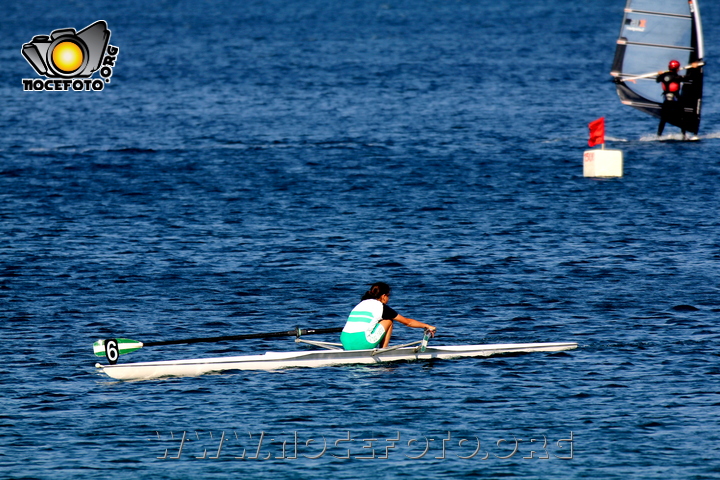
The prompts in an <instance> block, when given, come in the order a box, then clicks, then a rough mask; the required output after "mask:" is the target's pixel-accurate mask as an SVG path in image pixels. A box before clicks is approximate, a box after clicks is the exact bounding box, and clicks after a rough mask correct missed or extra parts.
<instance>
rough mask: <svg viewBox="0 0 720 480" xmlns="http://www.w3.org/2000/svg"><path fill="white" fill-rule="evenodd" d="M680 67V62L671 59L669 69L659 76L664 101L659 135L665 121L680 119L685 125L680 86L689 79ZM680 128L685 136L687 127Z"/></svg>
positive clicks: (658, 80)
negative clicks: (679, 71)
mask: <svg viewBox="0 0 720 480" xmlns="http://www.w3.org/2000/svg"><path fill="white" fill-rule="evenodd" d="M679 69H680V62H678V61H677V60H671V61H670V63H669V64H668V71H667V72H663V73H660V74H659V75H658V77H657V82H658V83H662V90H663V103H662V110H661V112H660V124H659V125H658V132H657V134H658V137H659V136H660V135H662V132H663V130H664V129H665V123H667V122H668V121H670V119H673V118H674V119H679V120H680V121H679V123H680V124H681V125H684V123H683V121H682V116H683V113H684V112H683V106H682V102H680V88H681V86H682V84H683V83H684V82H686V81H687V77H685V76H683V75H680V74H679V73H678V70H679ZM680 129H681V130H682V134H683V138H685V137H686V134H685V128H684V127H681V128H680Z"/></svg>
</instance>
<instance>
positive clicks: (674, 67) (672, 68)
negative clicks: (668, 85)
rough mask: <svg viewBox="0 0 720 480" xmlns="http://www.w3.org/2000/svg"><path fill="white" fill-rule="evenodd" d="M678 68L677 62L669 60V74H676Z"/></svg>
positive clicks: (678, 63)
mask: <svg viewBox="0 0 720 480" xmlns="http://www.w3.org/2000/svg"><path fill="white" fill-rule="evenodd" d="M679 68H680V62H678V61H677V60H670V63H668V69H669V70H670V71H671V72H677V71H678V69H679Z"/></svg>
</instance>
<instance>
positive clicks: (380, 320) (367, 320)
mask: <svg viewBox="0 0 720 480" xmlns="http://www.w3.org/2000/svg"><path fill="white" fill-rule="evenodd" d="M389 300H390V286H389V285H388V284H387V283H383V282H377V283H373V284H372V285H371V286H370V290H368V291H367V292H365V295H363V297H362V300H361V302H360V303H359V304H357V305H356V306H355V308H353V310H352V312H350V316H349V317H348V320H347V323H346V324H345V328H343V331H342V333H341V334H340V342H341V343H342V345H343V348H344V349H345V350H364V349H370V348H377V347H378V346H379V347H380V348H387V346H388V344H389V343H390V336H391V335H392V329H393V321H398V322H400V323H402V324H404V325H407V326H408V327H411V328H424V329H427V330H430V332H431V334H432V335H433V336H434V335H435V330H436V328H435V327H433V326H432V325H428V324H427V323H423V322H419V321H417V320H413V319H412V318H407V317H403V316H402V315H400V314H399V313H397V312H396V311H395V310H393V309H392V308H390V307H389V306H388V305H387V303H388V301H389Z"/></svg>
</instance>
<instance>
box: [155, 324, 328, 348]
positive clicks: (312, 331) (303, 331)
mask: <svg viewBox="0 0 720 480" xmlns="http://www.w3.org/2000/svg"><path fill="white" fill-rule="evenodd" d="M340 332H342V327H336V328H298V329H295V330H288V331H285V332H270V333H250V334H247V335H229V336H225V337H205V338H187V339H185V340H163V341H160V342H143V346H144V347H159V346H161V345H180V344H184V343H210V342H224V341H231V340H250V339H253V338H273V337H300V336H303V335H319V334H322V333H340Z"/></svg>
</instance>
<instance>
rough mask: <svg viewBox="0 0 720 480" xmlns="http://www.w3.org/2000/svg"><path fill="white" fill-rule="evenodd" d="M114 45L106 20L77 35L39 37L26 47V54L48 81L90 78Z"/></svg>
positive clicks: (70, 32)
mask: <svg viewBox="0 0 720 480" xmlns="http://www.w3.org/2000/svg"><path fill="white" fill-rule="evenodd" d="M109 41H110V30H108V28H107V23H105V22H104V21H103V20H100V21H98V22H95V23H93V24H92V25H90V26H88V27H86V28H84V29H83V30H81V31H79V32H76V31H75V29H74V28H61V29H59V30H53V32H52V33H51V34H50V35H49V36H48V35H37V36H35V37H33V39H32V40H31V41H30V43H26V44H25V45H23V47H22V54H23V56H24V57H25V59H26V60H27V61H28V63H30V65H31V66H32V67H33V68H34V69H35V71H36V72H37V73H38V74H40V75H44V76H46V77H48V78H88V77H90V76H91V75H92V74H93V73H95V72H96V71H97V70H98V69H100V65H101V63H102V59H103V54H104V53H105V49H106V48H107V46H108V42H109Z"/></svg>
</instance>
